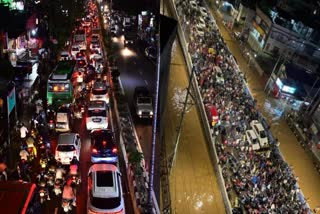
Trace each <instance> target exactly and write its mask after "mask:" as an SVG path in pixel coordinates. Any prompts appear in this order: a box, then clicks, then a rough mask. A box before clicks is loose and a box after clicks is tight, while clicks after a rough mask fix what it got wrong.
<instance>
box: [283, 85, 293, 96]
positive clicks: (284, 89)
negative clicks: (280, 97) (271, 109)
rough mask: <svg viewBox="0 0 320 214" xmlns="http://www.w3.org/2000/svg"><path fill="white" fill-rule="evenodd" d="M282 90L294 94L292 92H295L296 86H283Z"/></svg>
mask: <svg viewBox="0 0 320 214" xmlns="http://www.w3.org/2000/svg"><path fill="white" fill-rule="evenodd" d="M282 91H284V92H287V93H289V94H294V92H296V88H292V87H289V86H286V85H285V86H283V88H282Z"/></svg>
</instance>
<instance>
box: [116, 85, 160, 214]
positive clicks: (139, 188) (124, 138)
mask: <svg viewBox="0 0 320 214" xmlns="http://www.w3.org/2000/svg"><path fill="white" fill-rule="evenodd" d="M120 81H121V80H120V79H119V82H120ZM119 87H120V88H119V89H120V90H121V94H122V93H123V88H122V85H121V84H120V83H119ZM113 102H114V106H115V108H114V109H115V113H116V115H115V116H116V118H117V122H118V124H119V129H120V147H121V151H122V154H123V157H124V161H125V165H126V169H127V180H128V183H129V190H130V194H131V197H132V199H133V206H134V212H135V213H147V212H148V201H147V196H148V194H149V191H148V188H149V185H148V182H149V177H148V173H147V171H146V167H145V160H144V159H143V160H142V161H141V164H140V167H141V173H142V175H141V176H135V172H134V170H133V168H132V166H130V163H129V161H128V157H129V156H128V153H129V152H130V151H129V146H130V145H129V144H131V145H132V144H134V147H135V148H136V150H137V151H138V152H140V153H142V149H141V146H140V142H139V138H138V136H137V133H136V130H135V128H133V127H134V123H133V121H132V118H131V114H130V109H129V106H128V104H127V103H126V104H121V105H123V106H121V112H119V111H118V110H119V104H118V103H117V100H116V98H115V97H114V96H113ZM151 197H152V201H153V212H152V213H155V214H160V209H159V206H158V203H157V200H156V197H155V194H154V192H153V191H152V196H151Z"/></svg>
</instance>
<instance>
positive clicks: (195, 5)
mask: <svg viewBox="0 0 320 214" xmlns="http://www.w3.org/2000/svg"><path fill="white" fill-rule="evenodd" d="M189 5H190V7H191V9H193V10H197V8H198V4H197V2H196V1H190V2H189Z"/></svg>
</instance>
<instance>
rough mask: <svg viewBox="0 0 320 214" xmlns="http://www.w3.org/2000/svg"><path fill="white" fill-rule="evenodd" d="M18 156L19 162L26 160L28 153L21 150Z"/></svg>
mask: <svg viewBox="0 0 320 214" xmlns="http://www.w3.org/2000/svg"><path fill="white" fill-rule="evenodd" d="M19 155H20V159H21V160H26V161H27V160H28V156H29V153H28V152H27V151H26V150H24V149H23V150H21V151H20V153H19Z"/></svg>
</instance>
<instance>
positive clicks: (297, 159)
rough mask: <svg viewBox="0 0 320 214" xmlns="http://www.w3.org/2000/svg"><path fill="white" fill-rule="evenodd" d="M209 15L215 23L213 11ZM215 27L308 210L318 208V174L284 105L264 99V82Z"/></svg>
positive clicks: (233, 45)
mask: <svg viewBox="0 0 320 214" xmlns="http://www.w3.org/2000/svg"><path fill="white" fill-rule="evenodd" d="M211 12H212V14H213V15H214V16H215V19H216V20H217V16H216V14H214V13H213V10H211ZM217 24H218V26H219V29H220V32H221V33H222V35H223V37H224V39H225V41H226V43H227V46H228V47H229V49H230V51H231V52H232V54H233V56H235V58H236V60H237V62H238V65H239V67H240V69H241V71H242V72H244V73H245V74H246V76H247V82H248V86H249V88H250V91H251V93H252V95H253V97H254V98H255V99H256V100H257V106H258V109H259V111H260V112H261V113H262V114H263V115H264V117H265V118H266V119H267V121H268V122H269V125H270V128H271V131H272V134H273V136H274V137H275V138H278V139H279V141H280V150H281V153H282V154H283V156H284V159H285V160H286V161H287V163H288V164H289V165H290V166H291V167H292V168H293V171H294V174H295V176H296V177H298V183H299V185H300V188H301V190H302V192H303V194H304V195H305V198H306V199H309V200H308V203H309V205H310V207H311V208H312V209H314V208H315V207H316V206H320V175H319V174H318V173H317V172H316V170H315V169H314V165H313V162H312V158H311V157H310V156H309V155H308V154H307V153H306V151H304V150H303V148H302V147H301V145H300V144H299V142H298V141H297V139H296V137H295V135H294V134H293V133H292V131H291V130H290V128H289V126H288V125H287V123H286V121H285V119H284V117H283V116H284V114H283V111H284V110H285V108H286V104H285V103H284V102H283V101H281V100H279V99H275V98H273V97H272V95H270V96H268V97H267V96H266V93H265V92H264V91H263V90H264V87H265V84H266V81H267V79H266V78H265V77H261V76H260V75H259V74H258V72H257V71H255V70H254V69H253V66H252V65H251V66H250V67H249V66H248V59H246V58H244V57H243V55H242V53H241V51H240V47H239V45H238V43H236V42H235V41H234V40H233V38H231V37H230V35H229V33H228V32H227V30H226V29H225V27H224V25H223V24H222V23H221V21H217Z"/></svg>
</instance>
